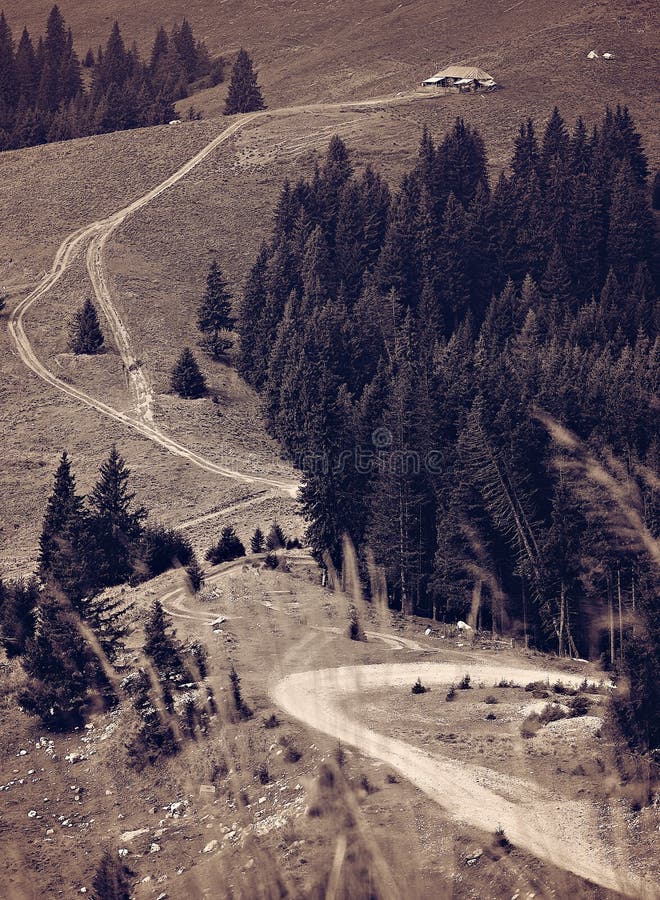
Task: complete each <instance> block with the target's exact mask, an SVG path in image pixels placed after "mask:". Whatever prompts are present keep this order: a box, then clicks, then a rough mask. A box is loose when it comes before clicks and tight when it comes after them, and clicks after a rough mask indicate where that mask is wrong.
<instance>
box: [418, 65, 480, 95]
mask: <svg viewBox="0 0 660 900" xmlns="http://www.w3.org/2000/svg"><path fill="white" fill-rule="evenodd" d="M422 85H423V86H424V87H426V88H444V89H445V90H452V91H458V92H461V93H462V92H463V91H492V90H493V88H494V87H496V82H495V79H494V78H493V76H492V75H489V73H488V72H485V71H484V70H483V69H479V68H477V67H475V66H447V68H446V69H441V70H440V71H439V72H436V73H435V75H432V76H431V77H430V78H427V79H426V81H423V82H422Z"/></svg>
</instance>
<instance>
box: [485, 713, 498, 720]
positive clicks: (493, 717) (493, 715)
mask: <svg viewBox="0 0 660 900" xmlns="http://www.w3.org/2000/svg"><path fill="white" fill-rule="evenodd" d="M486 718H487V719H488V720H489V721H491V722H492V721H493V719H496V718H497V716H496V715H495V713H494V712H489V713H488V715H487V716H486Z"/></svg>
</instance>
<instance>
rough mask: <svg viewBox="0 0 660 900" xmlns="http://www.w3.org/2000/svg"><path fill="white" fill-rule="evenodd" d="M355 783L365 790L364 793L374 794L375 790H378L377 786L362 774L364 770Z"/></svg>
mask: <svg viewBox="0 0 660 900" xmlns="http://www.w3.org/2000/svg"><path fill="white" fill-rule="evenodd" d="M357 783H358V787H360V788H362V790H363V791H364V792H365V794H375V793H376V791H377V790H378V788H377V787H376V786H375V785H373V784H372V783H371V782H370V781H369V779H368V778H367V776H366V775H365V774H364V772H363V773H362V775H360V777H359V778H358V781H357Z"/></svg>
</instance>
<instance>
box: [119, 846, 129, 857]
mask: <svg viewBox="0 0 660 900" xmlns="http://www.w3.org/2000/svg"><path fill="white" fill-rule="evenodd" d="M117 853H118V854H119V856H120V857H121V858H122V859H123V858H124V857H125V856H128V850H127V849H126V847H120V848H119V850H118V851H117Z"/></svg>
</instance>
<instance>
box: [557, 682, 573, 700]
mask: <svg viewBox="0 0 660 900" xmlns="http://www.w3.org/2000/svg"><path fill="white" fill-rule="evenodd" d="M552 690H553V691H554V692H555V694H565V695H566V696H568V697H573V696H575V694H577V690H576V689H575V688H572V687H570V685H568V684H564V682H563V681H555V683H554V684H553V685H552Z"/></svg>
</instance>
